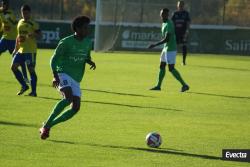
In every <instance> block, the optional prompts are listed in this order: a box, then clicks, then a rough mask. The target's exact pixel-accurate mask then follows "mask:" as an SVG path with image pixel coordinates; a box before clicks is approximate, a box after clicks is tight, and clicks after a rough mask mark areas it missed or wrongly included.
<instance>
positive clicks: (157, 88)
mask: <svg viewBox="0 0 250 167" xmlns="http://www.w3.org/2000/svg"><path fill="white" fill-rule="evenodd" d="M150 90H159V91H160V90H161V88H160V87H158V86H155V87H153V88H151V89H150Z"/></svg>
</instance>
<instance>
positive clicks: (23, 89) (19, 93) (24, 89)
mask: <svg viewBox="0 0 250 167" xmlns="http://www.w3.org/2000/svg"><path fill="white" fill-rule="evenodd" d="M28 89H29V87H28V86H26V87H22V88H21V90H20V91H19V92H18V93H17V95H18V96H20V95H22V94H23V93H24V92H26V91H27V90H28Z"/></svg>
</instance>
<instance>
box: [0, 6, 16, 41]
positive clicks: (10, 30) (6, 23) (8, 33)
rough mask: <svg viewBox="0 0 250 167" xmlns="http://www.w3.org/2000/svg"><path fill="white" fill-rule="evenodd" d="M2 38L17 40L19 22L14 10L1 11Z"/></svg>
mask: <svg viewBox="0 0 250 167" xmlns="http://www.w3.org/2000/svg"><path fill="white" fill-rule="evenodd" d="M0 19H1V29H2V32H3V34H2V38H4V39H8V40H15V39H16V35H17V20H16V16H15V15H14V12H13V11H12V10H9V9H8V10H7V11H2V10H0Z"/></svg>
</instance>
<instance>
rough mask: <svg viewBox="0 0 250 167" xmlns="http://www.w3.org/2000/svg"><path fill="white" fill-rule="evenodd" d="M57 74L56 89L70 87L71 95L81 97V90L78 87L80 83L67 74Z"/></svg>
mask: <svg viewBox="0 0 250 167" xmlns="http://www.w3.org/2000/svg"><path fill="white" fill-rule="evenodd" d="M58 76H59V80H60V83H59V86H58V89H59V90H61V89H62V88H65V87H71V89H72V94H73V96H78V97H81V95H82V92H81V89H80V83H79V82H77V81H75V80H74V79H73V78H71V77H70V76H69V75H68V74H65V73H58Z"/></svg>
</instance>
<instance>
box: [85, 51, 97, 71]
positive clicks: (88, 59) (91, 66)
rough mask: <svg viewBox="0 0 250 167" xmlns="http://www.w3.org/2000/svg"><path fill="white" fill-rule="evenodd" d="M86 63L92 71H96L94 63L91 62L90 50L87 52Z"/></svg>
mask: <svg viewBox="0 0 250 167" xmlns="http://www.w3.org/2000/svg"><path fill="white" fill-rule="evenodd" d="M86 63H87V64H89V65H90V69H93V70H95V69H96V65H95V62H93V61H92V60H91V56H90V50H89V52H88V58H87V60H86Z"/></svg>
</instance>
